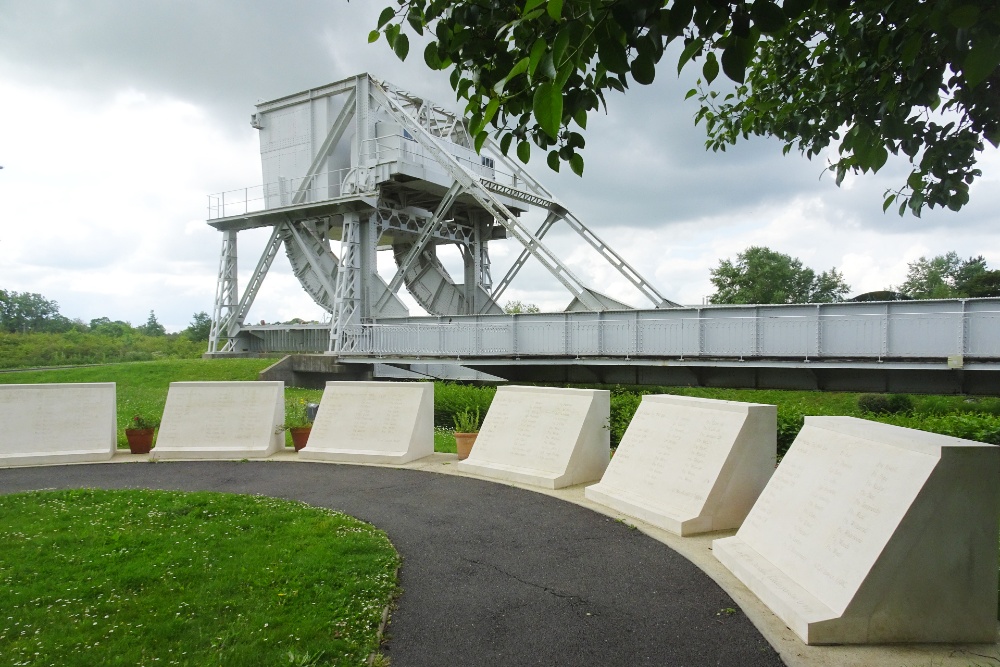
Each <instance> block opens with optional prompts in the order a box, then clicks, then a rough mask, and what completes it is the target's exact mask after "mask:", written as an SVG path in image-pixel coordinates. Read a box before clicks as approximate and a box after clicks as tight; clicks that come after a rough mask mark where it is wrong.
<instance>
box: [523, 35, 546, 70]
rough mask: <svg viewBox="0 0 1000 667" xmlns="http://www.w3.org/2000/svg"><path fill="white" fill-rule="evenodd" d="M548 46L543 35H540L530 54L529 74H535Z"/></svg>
mask: <svg viewBox="0 0 1000 667" xmlns="http://www.w3.org/2000/svg"><path fill="white" fill-rule="evenodd" d="M547 46H548V45H547V44H546V43H545V38H543V37H539V38H538V39H536V40H535V43H534V44H532V45H531V53H530V54H528V74H529V75H530V76H535V70H536V69H538V63H539V62H541V60H542V56H543V55H545V49H546V47H547Z"/></svg>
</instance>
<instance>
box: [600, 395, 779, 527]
mask: <svg viewBox="0 0 1000 667" xmlns="http://www.w3.org/2000/svg"><path fill="white" fill-rule="evenodd" d="M776 455H777V407H775V406H773V405H761V404H757V403H737V402H734V401H717V400H712V399H707V398H690V397H687V396H670V395H658V396H657V395H647V396H643V397H642V403H640V405H639V409H638V410H636V413H635V416H634V417H633V418H632V421H631V422H630V423H629V426H628V429H627V430H626V431H625V435H624V436H623V437H622V441H621V443H620V444H619V445H618V449H617V450H616V451H615V456H614V458H613V459H611V463H610V464H609V465H608V469H607V471H605V473H604V476H603V477H602V478H601V481H600V482H599V483H598V484H595V485H594V486H589V487H587V488H586V490H585V491H584V495H585V496H586V497H587V498H588V499H590V500H593V501H594V502H598V503H601V504H602V505H606V506H608V507H611V508H612V509H615V510H618V511H619V512H622V513H624V514H628V515H630V516H634V517H637V518H639V519H642V520H643V521H646V522H647V523H651V524H653V525H654V526H658V527H660V528H663V529H664V530H668V531H670V532H671V533H674V534H676V535H682V536H686V535H694V534H697V533H706V532H710V531H715V530H726V529H731V528H739V526H740V524H741V523H743V519H744V518H746V515H747V514H748V513H749V512H750V508H751V507H753V504H754V502H755V501H756V500H757V497H758V496H759V495H760V493H761V491H762V490H763V489H764V486H765V485H766V484H767V481H768V480H769V479H770V478H771V474H772V473H773V472H774V463H775V460H776Z"/></svg>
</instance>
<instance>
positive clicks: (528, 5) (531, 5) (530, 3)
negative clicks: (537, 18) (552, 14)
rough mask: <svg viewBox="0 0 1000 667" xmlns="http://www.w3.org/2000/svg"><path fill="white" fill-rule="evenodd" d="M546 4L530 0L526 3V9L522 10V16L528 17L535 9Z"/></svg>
mask: <svg viewBox="0 0 1000 667" xmlns="http://www.w3.org/2000/svg"><path fill="white" fill-rule="evenodd" d="M544 3H545V0H528V1H527V2H525V3H524V9H522V10H521V16H522V17H523V16H526V15H527V14H528V12H530V11H531V10H532V9H534V8H535V7H538V6H540V5H542V4H544Z"/></svg>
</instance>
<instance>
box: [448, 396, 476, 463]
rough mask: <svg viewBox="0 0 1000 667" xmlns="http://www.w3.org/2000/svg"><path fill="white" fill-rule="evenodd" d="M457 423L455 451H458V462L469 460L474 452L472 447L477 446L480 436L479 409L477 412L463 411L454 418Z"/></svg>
mask: <svg viewBox="0 0 1000 667" xmlns="http://www.w3.org/2000/svg"><path fill="white" fill-rule="evenodd" d="M453 419H454V421H455V449H456V450H457V451H458V460H459V461H461V460H463V459H467V458H468V457H469V454H470V453H471V452H472V446H473V445H474V444H476V436H478V435H479V407H478V406H477V407H476V408H475V410H468V409H466V410H462V411H461V412H456V413H455V415H454V416H453Z"/></svg>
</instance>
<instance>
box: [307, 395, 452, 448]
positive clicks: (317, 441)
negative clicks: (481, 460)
mask: <svg viewBox="0 0 1000 667" xmlns="http://www.w3.org/2000/svg"><path fill="white" fill-rule="evenodd" d="M433 453H434V384H433V383H432V382H327V383H326V389H325V390H324V391H323V400H322V401H320V404H319V414H317V415H316V421H315V422H313V428H312V433H311V434H310V435H309V444H307V445H306V447H305V449H302V450H300V451H299V453H298V457H299V458H300V459H304V460H312V461H340V462H344V463H396V464H401V463H408V462H410V461H415V460H416V459H420V458H423V457H425V456H430V455H431V454H433Z"/></svg>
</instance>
